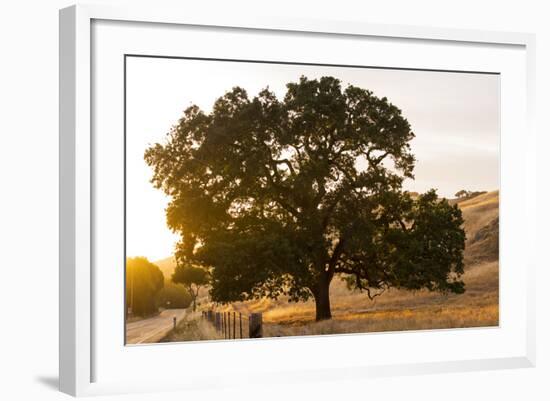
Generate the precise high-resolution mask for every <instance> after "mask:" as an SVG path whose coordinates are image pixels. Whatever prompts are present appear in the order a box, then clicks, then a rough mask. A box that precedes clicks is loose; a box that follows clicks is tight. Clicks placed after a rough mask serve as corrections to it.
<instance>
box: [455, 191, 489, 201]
mask: <svg viewBox="0 0 550 401" xmlns="http://www.w3.org/2000/svg"><path fill="white" fill-rule="evenodd" d="M486 193H487V191H466V190H465V189H461V190H460V191H458V192H457V193H456V194H455V196H456V197H457V198H459V199H463V198H473V197H475V196H478V195H482V194H486Z"/></svg>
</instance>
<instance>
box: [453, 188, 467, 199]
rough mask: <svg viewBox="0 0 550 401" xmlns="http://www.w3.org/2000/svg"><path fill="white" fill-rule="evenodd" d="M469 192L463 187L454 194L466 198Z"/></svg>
mask: <svg viewBox="0 0 550 401" xmlns="http://www.w3.org/2000/svg"><path fill="white" fill-rule="evenodd" d="M470 194H471V192H470V191H466V190H465V189H461V190H460V191H458V192H457V193H456V194H455V196H456V197H457V198H466V197H468V196H470Z"/></svg>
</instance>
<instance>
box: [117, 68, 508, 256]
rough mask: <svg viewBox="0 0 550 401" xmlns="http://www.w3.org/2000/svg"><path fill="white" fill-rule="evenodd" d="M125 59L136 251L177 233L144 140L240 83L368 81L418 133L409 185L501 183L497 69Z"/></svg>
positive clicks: (448, 188)
mask: <svg viewBox="0 0 550 401" xmlns="http://www.w3.org/2000/svg"><path fill="white" fill-rule="evenodd" d="M126 65H127V72H126V74H127V76H126V81H127V87H126V90H127V96H126V99H127V106H126V109H127V116H126V119H127V132H126V163H127V165H126V174H127V176H126V203H127V204H126V217H127V227H126V241H127V242H126V247H127V256H138V255H139V256H145V257H147V258H149V260H151V261H156V260H160V259H164V258H166V257H169V256H171V255H172V253H173V252H172V251H173V246H174V244H175V242H176V241H177V240H178V236H177V235H175V234H173V233H172V232H171V231H170V230H169V229H168V228H167V227H166V224H165V215H164V208H165V207H166V205H167V203H168V198H167V197H166V196H165V195H164V193H163V192H162V191H160V190H157V189H155V188H154V187H153V186H152V184H151V183H150V182H149V180H150V178H151V169H150V168H149V167H148V166H147V165H146V163H145V161H144V160H143V154H144V151H145V149H146V148H147V147H148V146H150V145H152V144H154V143H156V142H163V141H164V140H165V136H166V134H167V133H168V132H169V130H170V128H171V127H172V126H173V125H174V124H176V123H177V121H178V119H179V118H180V117H181V115H182V112H183V110H184V109H186V108H187V107H189V106H190V105H191V104H196V105H198V106H199V107H200V108H201V109H203V110H204V111H206V112H209V111H210V110H211V107H212V105H213V103H214V101H215V100H216V99H217V98H218V97H220V96H221V95H223V94H224V93H225V92H227V91H228V90H230V89H231V88H232V87H234V86H241V87H243V88H245V89H246V90H247V92H248V95H249V97H250V98H252V97H253V96H255V95H256V94H257V93H258V92H259V91H260V90H261V89H263V88H265V87H267V86H269V89H270V90H271V91H273V92H274V93H275V94H276V95H277V96H278V97H279V98H282V97H283V96H284V93H285V92H286V87H285V85H286V83H288V82H291V81H293V82H295V81H297V80H298V79H299V77H300V76H301V75H305V76H307V77H308V78H310V79H313V78H319V77H321V76H324V75H331V76H334V77H337V78H339V79H340V80H341V81H342V86H343V87H345V86H347V85H348V84H352V85H355V86H359V87H362V88H366V89H369V90H371V91H373V92H374V94H375V95H376V96H378V97H387V98H388V100H389V101H390V102H391V103H393V104H394V105H396V106H397V107H399V108H400V109H401V110H402V112H403V116H404V117H405V118H407V120H408V121H409V123H410V124H411V127H412V131H413V132H414V133H415V135H416V137H415V138H414V139H413V140H412V141H411V148H412V153H413V154H414V155H415V157H416V159H417V161H416V166H415V169H414V175H415V180H414V181H413V180H410V179H408V180H406V181H405V183H404V189H406V190H409V191H415V192H425V191H426V190H428V189H430V188H435V189H437V190H438V194H439V195H440V196H441V197H446V198H452V197H454V193H456V192H457V191H459V190H461V189H466V190H472V191H478V190H479V191H494V190H498V189H499V151H500V149H499V142H500V138H499V121H500V119H499V76H498V75H487V74H465V73H448V72H428V71H404V70H383V69H369V68H348V67H345V68H344V67H322V66H302V65H278V64H258V63H242V62H220V61H200V60H180V59H157V58H155V59H152V58H132V57H130V58H128V60H127V63H126Z"/></svg>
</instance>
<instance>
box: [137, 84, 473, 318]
mask: <svg viewBox="0 0 550 401" xmlns="http://www.w3.org/2000/svg"><path fill="white" fill-rule="evenodd" d="M412 138H414V134H413V133H412V131H411V128H410V125H409V123H408V122H407V120H406V119H405V118H404V117H403V116H402V115H401V110H399V109H398V108H397V107H396V106H394V105H392V104H391V103H390V102H389V101H388V100H387V99H386V98H378V97H376V96H374V94H373V93H372V92H370V91H368V90H365V89H362V88H358V87H354V86H351V85H349V86H347V87H346V88H345V89H342V87H341V84H340V82H339V81H338V80H337V79H335V78H332V77H323V78H321V79H319V80H308V79H307V78H305V77H302V78H301V79H300V80H299V82H296V83H289V84H288V85H287V93H286V95H285V97H284V99H282V100H279V99H277V97H276V96H275V95H274V93H272V92H270V91H269V90H268V89H265V90H262V91H261V92H260V93H259V94H258V95H257V96H255V97H253V98H249V97H248V95H247V93H246V91H245V90H244V89H242V88H238V87H235V88H233V90H231V91H230V92H228V93H226V94H225V95H224V96H222V97H221V98H219V99H218V100H217V101H216V102H215V104H214V107H213V110H212V112H211V113H204V112H203V111H201V110H200V109H199V108H198V107H197V106H192V107H190V108H188V109H187V110H186V111H185V112H184V115H183V117H182V118H181V119H180V120H179V122H178V124H177V125H176V126H175V127H174V128H173V130H172V131H171V133H170V134H169V135H168V138H167V141H166V142H165V143H164V144H156V145H154V146H152V147H151V148H149V149H148V150H147V151H146V153H145V160H146V162H147V163H148V164H149V165H150V166H151V167H152V168H153V173H154V174H153V179H152V183H153V184H154V185H155V186H156V187H157V188H160V189H162V190H163V191H164V192H165V193H166V194H167V195H169V196H170V198H171V201H170V204H169V206H168V208H167V212H166V216H167V223H168V225H169V226H170V227H171V228H172V229H173V230H174V231H176V232H179V233H180V234H181V241H180V242H179V244H178V251H177V255H178V258H179V259H180V260H182V261H185V262H186V263H196V264H200V265H204V266H209V267H211V271H212V283H211V284H212V288H211V296H212V298H213V300H215V301H218V302H231V301H234V300H244V299H251V298H257V297H262V296H267V297H273V298H276V297H278V296H280V295H283V294H284V295H288V296H289V297H290V299H291V300H294V301H299V300H306V299H308V298H310V297H311V296H313V297H314V298H315V300H316V305H317V319H326V318H330V316H331V315H330V302H329V298H328V297H329V295H328V288H329V285H330V282H331V280H332V279H333V277H334V276H335V275H337V274H340V275H345V276H346V277H348V279H349V282H350V285H353V286H356V287H358V288H360V289H364V290H365V291H366V292H367V294H368V295H369V296H371V292H370V291H371V289H380V290H383V289H385V288H389V287H392V286H396V287H401V288H409V289H419V288H427V289H429V290H439V291H453V292H461V291H463V290H464V287H463V284H462V283H461V282H460V281H459V280H458V277H459V276H460V274H461V273H462V252H463V249H464V232H463V230H462V229H461V227H460V226H461V224H462V217H461V213H460V210H459V209H458V208H456V207H451V206H450V205H449V204H448V202H447V201H445V200H438V199H437V196H436V194H435V192H433V191H432V192H428V193H427V194H425V195H418V196H415V197H414V199H413V197H411V195H410V194H409V193H407V192H405V191H403V190H402V183H403V180H404V179H405V178H411V179H412V178H413V168H414V162H415V159H414V156H413V155H412V153H411V152H410V145H409V142H410V140H411V139H412Z"/></svg>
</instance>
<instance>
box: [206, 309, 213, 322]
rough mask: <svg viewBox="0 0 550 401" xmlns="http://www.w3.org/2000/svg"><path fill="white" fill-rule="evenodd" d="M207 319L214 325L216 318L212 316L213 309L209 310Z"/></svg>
mask: <svg viewBox="0 0 550 401" xmlns="http://www.w3.org/2000/svg"><path fill="white" fill-rule="evenodd" d="M206 318H207V319H208V321H209V322H210V323H214V318H213V316H212V309H209V310H208V312H206Z"/></svg>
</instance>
